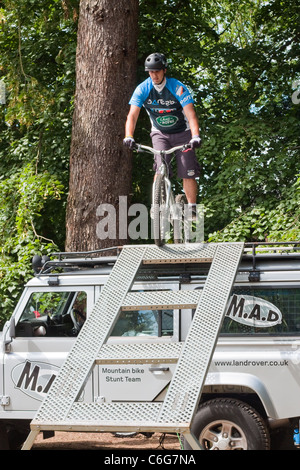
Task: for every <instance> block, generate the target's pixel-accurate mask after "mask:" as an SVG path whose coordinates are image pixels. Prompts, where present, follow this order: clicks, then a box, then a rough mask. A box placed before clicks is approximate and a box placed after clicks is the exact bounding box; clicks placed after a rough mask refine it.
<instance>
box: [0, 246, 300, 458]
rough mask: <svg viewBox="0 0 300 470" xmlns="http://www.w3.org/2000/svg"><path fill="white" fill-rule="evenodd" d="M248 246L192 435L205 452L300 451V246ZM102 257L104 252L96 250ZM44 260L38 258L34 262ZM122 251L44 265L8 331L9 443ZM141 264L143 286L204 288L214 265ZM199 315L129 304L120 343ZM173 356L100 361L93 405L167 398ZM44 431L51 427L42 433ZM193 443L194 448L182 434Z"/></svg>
mask: <svg viewBox="0 0 300 470" xmlns="http://www.w3.org/2000/svg"><path fill="white" fill-rule="evenodd" d="M248 250H249V251H247V250H246V252H245V254H244V256H243V258H242V261H241V263H240V266H239V270H238V273H237V276H236V279H235V283H234V288H233V291H232V295H231V297H230V300H229V302H228V307H227V311H226V314H225V318H224V322H223V327H222V331H221V334H220V337H219V339H218V343H217V347H216V349H215V352H214V355H213V358H212V362H211V365H210V368H209V372H208V374H207V377H206V382H205V387H204V390H203V394H202V396H201V402H200V405H199V409H198V412H197V413H196V415H195V418H194V421H193V432H194V434H195V435H196V437H198V438H199V440H200V442H201V444H202V445H203V446H204V448H206V449H211V450H213V449H225V450H236V449H245V450H246V449H248V450H249V449H265V450H268V449H289V448H293V447H294V448H296V447H295V446H294V440H295V439H296V437H297V436H296V434H294V433H295V432H296V431H295V430H297V429H298V426H299V416H300V400H299V396H300V349H299V347H300V253H298V252H297V249H296V248H293V249H290V247H288V246H286V245H285V244H281V245H279V246H277V247H276V248H272V247H271V246H269V245H267V244H266V245H265V246H262V245H260V246H259V248H256V249H255V246H254V245H253V247H249V248H248ZM95 255H97V253H95ZM37 261H38V262H40V259H37V258H36V259H35V260H34V262H35V263H34V264H35V266H36V265H37ZM114 261H115V257H100V258H99V257H97V256H96V257H95V256H94V255H92V254H88V255H86V256H84V257H82V258H81V257H78V255H77V257H76V256H75V255H74V254H70V255H69V257H68V256H58V257H56V259H54V260H52V261H51V262H49V261H48V262H46V263H45V264H44V265H43V267H42V268H36V275H35V276H34V277H33V278H32V279H31V280H30V281H29V282H28V283H27V284H26V286H25V288H24V291H23V293H22V296H21V298H20V300H19V302H18V304H17V306H16V308H15V311H14V312H13V314H12V317H11V319H10V320H9V321H8V322H7V323H6V324H5V325H4V328H3V331H2V333H1V337H0V338H1V344H2V348H1V365H2V367H1V376H0V404H1V407H0V419H1V421H0V446H1V448H3V449H5V448H9V449H14V448H17V447H18V446H20V444H21V443H22V442H23V441H24V440H25V439H26V437H27V435H28V432H29V423H30V421H31V420H32V419H33V418H34V416H35V414H36V412H37V410H38V408H39V406H40V405H41V403H42V401H43V399H44V397H45V396H46V394H47V392H48V390H49V388H50V387H51V384H52V382H53V381H54V380H55V377H56V374H57V373H58V371H59V369H60V367H61V364H62V363H63V361H64V359H65V358H66V356H67V354H68V351H69V350H70V349H71V346H72V345H73V344H74V341H75V340H76V336H77V334H78V332H79V331H80V328H81V326H82V324H83V323H84V321H85V319H86V316H87V315H89V312H90V311H91V309H92V307H93V305H94V303H95V301H96V299H97V297H98V295H99V292H100V291H101V288H102V286H103V285H104V284H105V283H106V281H107V279H108V276H109V274H110V271H111V268H112V265H113V264H114ZM179 268H180V271H177V272H175V271H174V265H173V266H169V265H163V266H162V265H160V266H155V265H154V266H150V267H149V266H148V267H147V268H142V269H141V270H140V271H139V273H138V276H137V278H136V280H135V283H134V286H133V289H134V290H140V291H144V290H155V289H160V290H161V289H164V290H178V289H182V290H194V289H202V287H203V285H204V282H205V279H206V276H207V272H208V268H209V266H208V265H206V264H201V265H197V264H195V265H188V266H186V265H184V264H180V265H179ZM192 316H193V311H192V310H191V309H190V310H189V309H185V310H176V309H175V310H156V311H153V310H142V311H141V310H139V311H124V312H122V313H121V314H120V316H119V319H118V321H117V323H116V325H115V327H114V329H113V332H112V335H111V337H110V340H109V341H111V342H114V343H128V342H129V343H130V342H157V343H159V342H178V341H184V338H185V336H186V334H187V331H188V328H189V325H190V322H191V319H192ZM174 368H175V364H174V363H172V362H170V363H165V364H163V365H159V366H153V365H151V364H139V365H134V364H128V365H118V364H99V365H98V366H97V367H96V368H95V369H94V370H93V373H92V374H91V376H90V377H89V380H88V382H87V384H86V386H85V389H84V392H83V394H82V397H81V400H83V401H88V402H99V401H100V402H103V401H106V402H111V401H124V400H132V401H160V400H162V398H163V397H164V394H165V393H166V389H167V387H168V384H169V382H170V378H171V376H172V373H173V371H174ZM45 437H47V433H45ZM183 445H184V446H185V448H188V444H187V443H185V442H183Z"/></svg>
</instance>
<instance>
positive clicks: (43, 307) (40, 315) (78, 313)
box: [16, 291, 87, 337]
mask: <svg viewBox="0 0 300 470" xmlns="http://www.w3.org/2000/svg"><path fill="white" fill-rule="evenodd" d="M86 309H87V296H86V292H61V291H59V292H52V291H51V292H34V293H33V294H31V296H30V298H29V300H28V302H27V304H26V307H25V308H24V311H23V313H22V315H21V318H20V320H19V321H18V323H17V325H16V336H27V337H30V336H48V337H49V336H50V337H51V336H77V334H78V333H79V331H80V329H81V326H82V325H83V323H84V321H85V318H86Z"/></svg>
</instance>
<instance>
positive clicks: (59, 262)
mask: <svg viewBox="0 0 300 470" xmlns="http://www.w3.org/2000/svg"><path fill="white" fill-rule="evenodd" d="M121 250H122V246H113V247H108V248H101V249H97V250H91V251H76V252H69V251H66V252H62V251H61V252H55V253H52V254H51V259H50V258H49V257H48V256H38V255H36V256H34V257H33V260H32V267H33V269H34V272H35V274H39V275H41V274H49V273H51V272H52V271H53V270H55V269H59V268H61V269H64V270H69V271H74V270H79V269H83V268H90V269H92V268H96V267H99V266H103V265H111V264H114V263H115V261H116V259H117V256H118V255H119V254H120V251H121ZM112 252H114V255H109V256H104V254H105V253H107V254H108V253H112ZM270 254H274V255H275V254H276V255H278V256H280V258H283V257H284V256H287V257H288V258H290V259H291V258H292V257H293V256H295V257H296V258H299V257H300V241H289V242H246V243H245V244H244V255H243V259H244V260H245V259H248V260H251V264H252V268H251V270H252V271H257V269H258V268H257V260H258V259H259V258H261V257H263V256H264V255H270ZM182 268H183V266H182ZM244 270H247V271H249V268H246V269H239V271H244Z"/></svg>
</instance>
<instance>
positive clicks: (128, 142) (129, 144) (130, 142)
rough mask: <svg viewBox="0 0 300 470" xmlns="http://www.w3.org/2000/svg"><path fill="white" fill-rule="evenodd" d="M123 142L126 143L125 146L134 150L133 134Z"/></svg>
mask: <svg viewBox="0 0 300 470" xmlns="http://www.w3.org/2000/svg"><path fill="white" fill-rule="evenodd" d="M123 144H124V145H125V147H128V148H130V149H131V150H132V149H133V148H134V146H135V140H134V138H133V137H132V136H131V135H128V136H126V137H125V139H124V140H123Z"/></svg>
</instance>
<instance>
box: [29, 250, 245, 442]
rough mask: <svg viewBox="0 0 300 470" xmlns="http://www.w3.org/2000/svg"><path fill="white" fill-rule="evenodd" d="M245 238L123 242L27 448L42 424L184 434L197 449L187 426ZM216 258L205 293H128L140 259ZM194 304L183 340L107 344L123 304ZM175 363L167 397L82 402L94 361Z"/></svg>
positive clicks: (190, 260) (48, 427)
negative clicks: (219, 241) (238, 240)
mask: <svg viewBox="0 0 300 470" xmlns="http://www.w3.org/2000/svg"><path fill="white" fill-rule="evenodd" d="M242 253H243V243H224V244H186V245H165V246H164V247H157V246H155V245H143V246H126V247H124V248H123V249H122V252H121V254H120V256H119V257H118V259H117V262H116V264H115V265H114V267H113V269H112V272H111V275H110V276H109V279H108V281H107V283H106V285H105V286H104V288H103V290H102V292H101V294H100V296H99V298H98V300H97V302H96V304H95V306H94V308H93V310H92V312H91V313H90V315H89V316H88V319H87V321H86V322H85V324H84V326H83V328H82V330H81V332H80V334H79V335H78V337H77V339H76V342H75V345H74V347H73V348H72V350H71V351H70V353H69V354H68V357H67V359H66V361H65V363H64V364H63V366H62V368H61V370H60V372H59V374H58V376H57V377H56V379H55V381H54V383H53V384H52V386H51V388H50V391H49V392H48V395H47V397H46V398H45V400H44V402H43V403H42V405H41V407H40V409H39V410H38V412H37V414H36V416H35V418H34V420H33V421H32V422H31V432H30V434H29V436H28V438H27V440H26V442H25V444H24V446H23V449H24V450H28V449H30V448H31V447H32V445H33V443H34V440H35V438H36V436H37V434H38V433H39V432H40V431H42V430H65V431H90V432H96V431H97V432H98V431H99V432H103V431H130V430H131V431H144V432H146V431H152V432H181V433H183V434H184V436H185V438H186V439H187V441H188V442H189V444H190V445H191V447H192V448H194V449H199V448H200V445H199V442H198V440H197V439H195V437H194V436H193V434H192V433H191V430H190V426H191V422H192V419H193V416H194V413H195V411H196V409H197V405H198V402H199V400H200V396H201V391H202V387H203V385H204V381H205V377H206V373H207V371H208V368H209V365H210V361H211V357H212V354H213V351H214V348H215V345H216V342H217V338H218V333H219V329H220V326H221V323H222V320H223V316H224V312H225V308H226V304H227V301H228V297H229V295H230V292H231V288H232V284H233V282H234V279H235V275H236V271H237V268H238V265H239V262H240V258H241V255H242ZM201 262H205V263H207V262H211V267H210V270H209V274H208V277H207V281H206V283H205V286H204V288H203V290H202V293H201V295H200V294H198V293H195V292H189V293H188V291H179V292H171V293H167V292H160V293H158V292H157V291H156V292H155V293H154V292H151V293H149V292H147V293H145V294H142V293H134V292H129V291H130V288H131V286H132V284H133V282H134V278H135V276H136V274H137V271H138V269H139V267H140V266H141V264H142V263H144V264H157V263H176V264H178V263H201ZM187 306H188V307H196V311H195V314H194V318H193V322H192V325H191V327H190V330H189V333H188V336H187V338H186V340H185V342H184V343H183V344H181V343H178V344H175V343H169V344H168V343H167V344H165V343H164V344H162V343H151V344H149V343H148V344H141V345H138V344H130V345H128V344H127V345H125V346H121V345H107V344H106V341H107V339H108V338H109V336H110V333H111V331H112V329H113V327H114V325H115V323H116V321H117V319H118V315H119V313H120V311H121V310H122V309H132V308H154V307H155V308H159V307H163V308H172V307H173V308H187ZM107 361H110V362H120V363H121V362H122V363H125V362H127V363H128V362H136V363H147V362H160V363H161V362H164V361H165V362H169V361H173V362H176V361H177V366H176V369H175V372H174V374H173V378H172V380H171V383H170V385H169V388H168V392H167V394H166V398H165V400H164V402H149V403H147V402H145V403H144V402H139V403H134V402H119V403H81V402H78V401H77V400H78V398H79V397H80V394H81V391H82V390H83V388H84V386H85V384H86V381H87V379H88V377H89V375H90V373H91V371H92V370H93V367H94V366H95V365H96V364H99V363H104V362H107Z"/></svg>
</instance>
